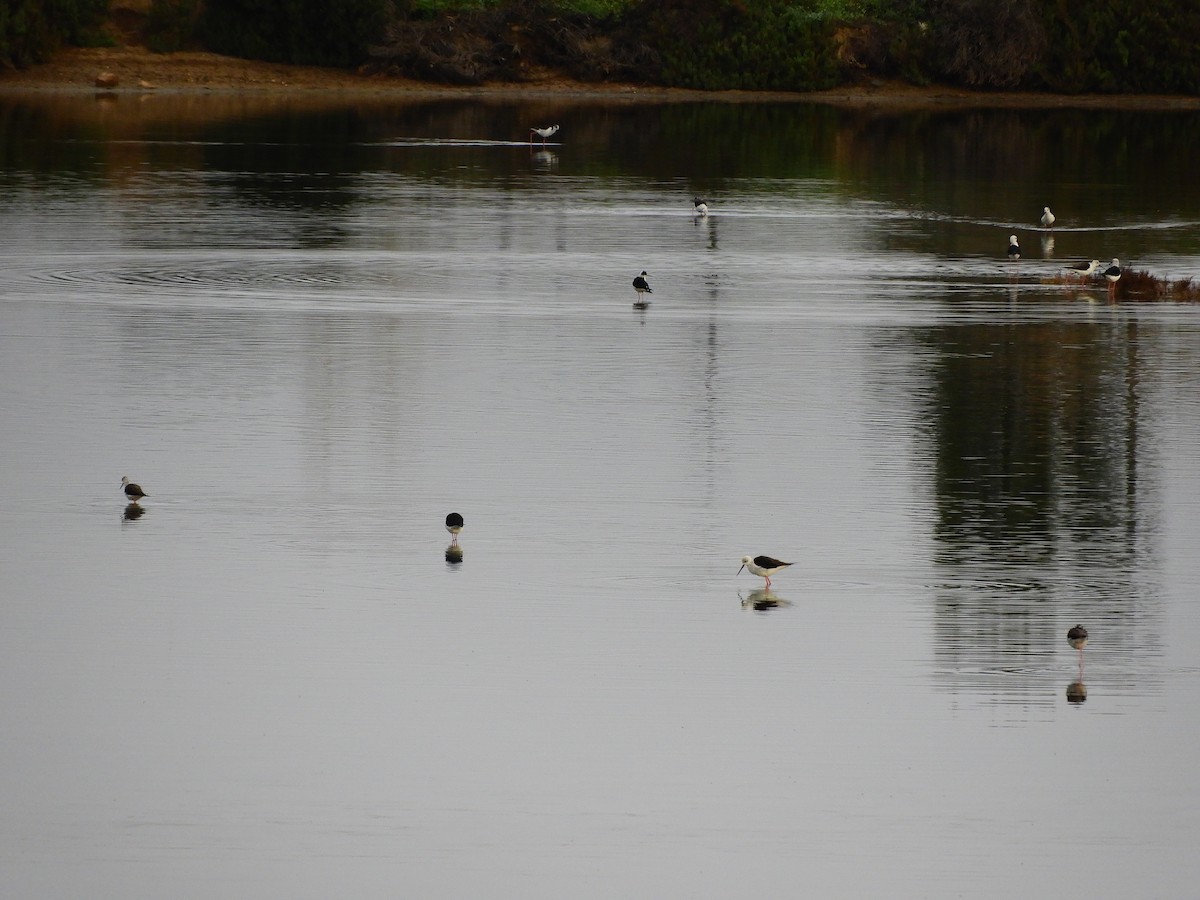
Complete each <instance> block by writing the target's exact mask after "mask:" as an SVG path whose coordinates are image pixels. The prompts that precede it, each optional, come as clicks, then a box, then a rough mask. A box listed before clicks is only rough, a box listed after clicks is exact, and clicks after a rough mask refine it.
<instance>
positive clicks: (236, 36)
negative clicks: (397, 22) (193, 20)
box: [200, 0, 390, 68]
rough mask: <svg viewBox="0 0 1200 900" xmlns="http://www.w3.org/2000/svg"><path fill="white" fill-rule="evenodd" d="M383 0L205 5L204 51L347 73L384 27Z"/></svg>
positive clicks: (221, 0) (245, 0) (231, 0)
mask: <svg viewBox="0 0 1200 900" xmlns="http://www.w3.org/2000/svg"><path fill="white" fill-rule="evenodd" d="M389 10H390V4H389V3H388V2H387V0H206V2H205V4H204V14H203V17H202V19H201V22H200V33H201V36H202V37H203V39H204V43H205V45H206V46H207V47H208V48H209V49H212V50H215V51H217V52H218V53H226V54H229V55H231V56H241V57H246V58H248V59H264V60H268V61H270V62H283V63H296V64H303V65H315V66H333V67H339V68H348V67H350V66H355V65H358V64H359V63H361V62H362V61H363V60H364V59H365V58H366V55H367V47H368V45H369V44H370V42H371V41H374V40H377V39H378V37H379V35H380V34H381V33H382V31H383V27H384V24H385V23H386V21H387V18H388V14H389Z"/></svg>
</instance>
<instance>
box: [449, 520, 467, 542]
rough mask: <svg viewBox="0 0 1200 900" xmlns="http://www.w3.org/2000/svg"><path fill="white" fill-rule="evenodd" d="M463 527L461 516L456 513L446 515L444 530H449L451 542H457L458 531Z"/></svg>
mask: <svg viewBox="0 0 1200 900" xmlns="http://www.w3.org/2000/svg"><path fill="white" fill-rule="evenodd" d="M462 529H463V517H462V516H460V515H459V514H458V513H450V515H448V516H446V530H447V531H448V532H450V538H451V541H450V543H451V544H457V543H458V533H459V532H460V531H462Z"/></svg>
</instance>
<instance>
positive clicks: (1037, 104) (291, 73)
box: [0, 46, 1200, 110]
mask: <svg viewBox="0 0 1200 900" xmlns="http://www.w3.org/2000/svg"><path fill="white" fill-rule="evenodd" d="M104 72H108V73H112V74H113V75H115V76H116V80H117V86H116V87H115V88H111V89H99V88H97V87H96V78H97V76H98V75H99V74H100V73H104ZM98 90H104V91H105V92H110V93H115V94H117V95H122V94H137V95H142V96H146V95H153V94H178V93H181V92H182V93H230V94H245V95H250V94H257V95H262V98H263V99H266V98H267V97H268V96H272V97H275V98H276V99H278V98H279V96H280V95H283V94H286V95H288V96H291V97H293V98H297V99H298V98H300V97H303V96H307V97H308V98H309V99H310V100H317V99H318V97H322V96H323V99H324V101H329V100H332V99H333V96H330V95H334V96H336V95H341V96H343V97H344V98H345V97H349V96H351V95H353V96H354V97H355V98H357V99H365V98H367V97H370V96H375V97H378V98H381V99H386V98H388V97H392V98H395V97H398V96H411V97H414V98H416V97H439V96H444V97H472V96H479V97H498V98H499V97H510V96H512V97H517V96H519V97H526V98H537V97H546V98H554V99H563V98H566V97H569V98H571V99H574V100H589V99H595V100H602V101H606V102H613V101H620V102H672V101H676V102H684V101H700V100H703V101H709V102H730V103H737V102H762V101H776V102H806V103H832V104H838V105H846V106H861V107H880V108H891V109H907V108H913V109H919V108H927V107H940V106H946V107H1010V108H1046V107H1063V108H1075V109H1107V108H1120V109H1147V110H1164V109H1200V97H1193V96H1161V95H1120V96H1111V95H1095V94H1088V95H1059V94H1040V93H1000V92H977V91H966V90H961V89H955V88H946V87H914V86H912V85H907V84H901V83H892V82H881V81H870V82H864V83H862V84H859V85H854V86H851V87H840V88H834V89H831V90H827V91H816V92H812V93H767V92H754V91H695V90H685V89H680V88H663V87H655V86H646V85H637V84H614V83H586V82H579V81H573V80H571V79H567V78H563V77H561V76H560V75H558V74H557V73H554V72H549V71H547V72H541V73H535V74H534V75H533V77H531V78H530V79H529V80H527V81H522V82H520V83H515V84H514V83H493V84H486V85H472V86H448V85H443V84H432V83H429V82H421V81H414V80H412V79H405V78H398V77H394V76H384V75H370V74H364V73H360V72H349V71H340V70H336V69H324V68H317V67H312V66H290V65H282V64H276V63H266V62H259V61H255V60H244V59H236V58H233V57H227V56H220V55H218V54H215V53H203V52H181V53H167V54H160V53H152V52H150V51H149V50H146V49H145V48H142V47H133V46H130V47H103V48H72V49H68V50H64V51H62V52H61V53H59V54H58V55H57V56H56V57H55V58H54V59H53V60H51V61H50V62H47V63H43V64H41V65H37V66H32V67H30V68H28V69H24V70H21V71H15V72H14V71H5V72H0V92H27V91H36V92H72V93H78V92H87V93H94V92H96V91H98Z"/></svg>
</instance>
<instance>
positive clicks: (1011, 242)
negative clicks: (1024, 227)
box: [1008, 234, 1021, 259]
mask: <svg viewBox="0 0 1200 900" xmlns="http://www.w3.org/2000/svg"><path fill="white" fill-rule="evenodd" d="M1008 258H1009V259H1020V258H1021V245H1020V244H1018V243H1017V236H1016V235H1015V234H1010V235H1009V236H1008Z"/></svg>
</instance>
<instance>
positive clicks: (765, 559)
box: [737, 556, 791, 587]
mask: <svg viewBox="0 0 1200 900" xmlns="http://www.w3.org/2000/svg"><path fill="white" fill-rule="evenodd" d="M790 565H791V563H789V562H781V561H780V560H778V559H775V558H773V557H770V556H743V557H742V569H749V570H750V573H751V574H752V575H758V576H760V577H762V578H765V579H767V587H770V586H771V576H772V575H774V574H775V573H776V572H779V571H781V570H783V569H786V568H787V567H788V566H790ZM742 569H738V570H737V573H738V574H739V575H741V574H742Z"/></svg>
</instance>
